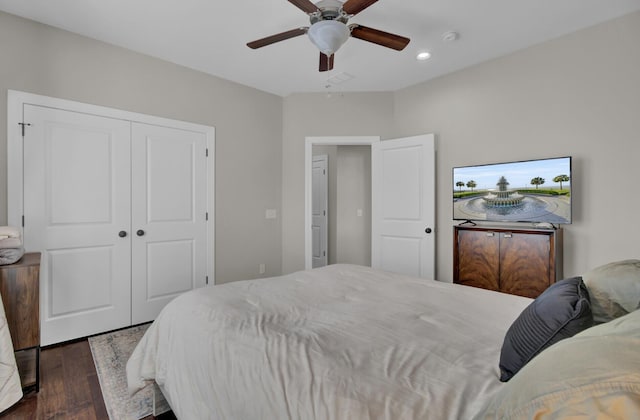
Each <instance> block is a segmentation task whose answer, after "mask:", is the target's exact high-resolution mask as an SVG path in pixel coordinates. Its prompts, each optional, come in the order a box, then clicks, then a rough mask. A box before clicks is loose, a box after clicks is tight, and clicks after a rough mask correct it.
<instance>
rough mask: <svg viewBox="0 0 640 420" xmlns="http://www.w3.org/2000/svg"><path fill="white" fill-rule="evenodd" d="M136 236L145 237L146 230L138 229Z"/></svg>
mask: <svg viewBox="0 0 640 420" xmlns="http://www.w3.org/2000/svg"><path fill="white" fill-rule="evenodd" d="M136 235H138V236H143V235H144V230H142V229H138V231H137V232H136Z"/></svg>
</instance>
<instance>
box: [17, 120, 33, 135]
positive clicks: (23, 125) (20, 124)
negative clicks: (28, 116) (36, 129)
mask: <svg viewBox="0 0 640 420" xmlns="http://www.w3.org/2000/svg"><path fill="white" fill-rule="evenodd" d="M18 125H19V126H20V127H21V128H22V137H24V127H25V126H26V125H28V126H31V124H29V123H18Z"/></svg>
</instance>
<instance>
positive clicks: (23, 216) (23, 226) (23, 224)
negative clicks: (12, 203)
mask: <svg viewBox="0 0 640 420" xmlns="http://www.w3.org/2000/svg"><path fill="white" fill-rule="evenodd" d="M22 227H24V214H23V215H22Z"/></svg>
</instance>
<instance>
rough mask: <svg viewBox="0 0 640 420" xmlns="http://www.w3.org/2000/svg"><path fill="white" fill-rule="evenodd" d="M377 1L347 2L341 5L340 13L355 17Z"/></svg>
mask: <svg viewBox="0 0 640 420" xmlns="http://www.w3.org/2000/svg"><path fill="white" fill-rule="evenodd" d="M377 1H378V0H347V1H346V3H345V4H343V5H342V11H344V12H345V13H346V14H348V15H356V14H358V13H360V12H362V11H363V10H364V9H366V8H367V7H369V6H371V5H372V4H373V3H375V2H377Z"/></svg>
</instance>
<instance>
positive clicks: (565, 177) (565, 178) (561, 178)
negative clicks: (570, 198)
mask: <svg viewBox="0 0 640 420" xmlns="http://www.w3.org/2000/svg"><path fill="white" fill-rule="evenodd" d="M553 182H559V183H560V189H562V183H563V182H569V176H568V175H558V176H556V177H555V178H553Z"/></svg>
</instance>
